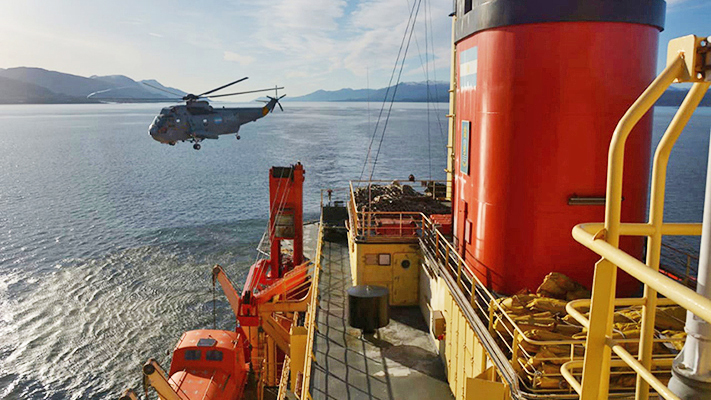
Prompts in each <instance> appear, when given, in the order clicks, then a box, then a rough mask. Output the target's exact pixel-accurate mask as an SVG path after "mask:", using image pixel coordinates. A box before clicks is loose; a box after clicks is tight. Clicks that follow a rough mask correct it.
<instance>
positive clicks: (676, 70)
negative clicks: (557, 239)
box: [561, 42, 711, 400]
mask: <svg viewBox="0 0 711 400" xmlns="http://www.w3.org/2000/svg"><path fill="white" fill-rule="evenodd" d="M696 45H697V46H698V42H697V44H696ZM672 50H673V49H672V46H671V45H670V51H672ZM682 50H683V49H682ZM692 51H696V48H694V49H693V50H692ZM685 58H688V59H690V60H691V59H695V58H696V55H695V54H686V55H685V54H684V52H683V51H679V52H678V54H673V53H672V55H671V56H670V58H669V62H668V65H667V67H666V68H665V69H664V71H663V72H662V73H661V74H660V75H659V76H658V77H657V78H656V79H655V80H654V82H652V84H651V85H650V86H649V88H648V89H647V90H646V91H645V92H644V93H643V94H642V95H641V96H640V98H639V99H638V100H637V101H636V102H635V103H634V104H633V105H632V107H631V108H630V109H629V110H628V111H627V113H626V114H625V115H624V117H623V118H622V119H621V120H620V122H619V124H618V125H617V128H616V129H615V132H614V134H613V137H612V141H611V144H610V151H609V156H608V172H607V191H606V193H607V197H606V203H605V204H606V206H605V207H606V208H605V222H604V224H602V223H597V224H581V225H578V226H576V227H575V228H573V237H574V238H575V240H577V241H578V242H580V243H582V244H583V245H585V246H586V247H588V248H589V249H591V250H593V251H594V252H596V253H597V254H599V255H600V256H602V259H601V260H600V261H599V262H598V263H597V264H596V266H595V277H594V281H593V297H592V302H591V303H590V307H591V308H590V315H589V317H586V316H585V315H583V314H582V313H580V312H576V309H575V308H576V304H575V303H572V304H568V306H567V310H568V312H569V313H570V314H571V315H572V316H573V317H574V318H575V319H576V320H577V321H578V322H579V323H581V324H582V325H583V326H587V327H589V329H588V335H587V340H586V345H585V357H584V359H583V361H582V362H581V361H571V362H568V363H566V364H565V365H563V367H561V373H562V374H563V376H564V377H565V379H566V380H567V382H568V383H569V384H570V385H571V387H572V388H573V389H574V390H575V391H576V392H577V393H578V394H580V396H581V399H583V400H590V399H603V398H606V397H607V395H608V393H609V380H610V379H609V378H610V371H611V368H612V367H618V366H626V367H628V368H631V369H633V370H634V372H635V373H636V375H637V378H636V387H635V396H636V398H637V399H638V400H646V399H648V397H649V387H650V386H651V387H652V388H654V390H655V391H656V392H657V393H658V394H659V395H660V396H661V397H663V398H665V399H678V397H677V396H676V395H675V394H674V393H672V392H671V391H670V390H669V388H668V387H667V386H666V385H665V384H664V383H663V382H661V381H660V380H659V379H658V378H657V377H656V376H654V374H652V372H651V369H652V368H654V366H655V362H654V361H653V359H652V354H653V348H654V334H655V332H654V324H655V315H656V311H657V305H659V304H660V303H661V301H662V300H661V299H658V294H661V295H663V296H665V297H666V298H667V299H668V300H664V301H670V302H673V303H676V304H678V305H680V306H682V307H683V308H685V309H686V310H688V311H690V312H692V313H693V314H695V315H696V316H697V317H699V318H701V319H703V320H705V321H707V322H711V299H708V298H705V297H703V296H701V295H699V294H697V293H696V292H694V291H693V290H691V289H689V288H688V287H686V286H684V285H683V284H681V283H679V282H676V281H675V280H673V279H671V278H669V277H667V276H665V275H664V274H662V273H660V272H659V264H660V257H661V246H662V237H663V236H665V235H689V236H691V235H700V234H701V224H680V223H665V222H664V218H663V217H664V192H665V185H666V168H667V163H668V160H669V156H670V153H671V150H672V148H673V146H674V144H675V142H676V140H677V139H678V137H679V135H680V134H681V132H682V129H683V128H684V126H685V125H686V123H687V122H688V121H689V118H690V117H691V114H692V113H693V112H694V110H695V109H696V107H697V106H698V104H699V102H700V101H701V98H702V97H703V96H704V94H705V93H706V91H707V89H708V87H709V82H703V81H699V80H697V79H696V72H695V71H693V70H692V71H689V70H688V68H689V66H688V65H687V63H686V62H685ZM691 67H692V68H693V67H694V66H693V65H692V66H691ZM674 81H695V83H694V84H693V86H692V88H691V90H690V91H689V93H688V95H687V96H686V98H685V99H684V101H683V103H682V104H681V107H680V108H679V110H678V111H677V113H676V115H675V116H674V118H673V119H672V121H671V123H670V125H669V127H668V128H667V131H666V132H665V133H664V136H663V137H662V139H661V141H660V143H659V145H658V147H657V149H656V152H655V155H654V161H653V168H652V183H651V198H650V207H649V222H647V223H622V222H621V219H620V214H621V201H622V171H623V164H624V153H625V142H626V140H627V137H628V136H629V134H630V132H631V131H632V129H633V128H634V126H635V125H636V124H637V122H639V120H640V119H641V118H642V117H643V116H644V115H645V114H646V113H647V112H648V111H649V109H650V108H651V107H652V106H653V105H654V103H655V102H656V101H657V100H658V99H659V97H660V96H661V95H662V94H663V93H664V91H665V90H666V89H667V88H668V87H669V86H670V85H671V83H672V82H674ZM620 236H646V237H648V243H647V257H646V263H643V262H641V261H639V260H637V259H636V258H634V257H632V256H631V255H629V254H627V253H625V252H623V251H622V250H620V249H619V238H620ZM617 268H621V269H622V270H624V271H625V272H627V273H628V274H630V275H632V276H633V277H635V278H636V279H638V280H639V281H641V282H642V283H643V284H644V296H643V297H642V298H640V299H615V283H616V273H617ZM620 302H627V303H630V302H634V303H635V304H638V305H639V306H641V307H642V308H641V313H642V324H641V332H640V343H639V347H638V352H637V354H636V355H633V354H631V353H630V351H628V349H626V348H625V347H624V346H623V345H622V344H621V343H620V341H619V340H617V339H615V338H614V337H613V332H612V318H613V317H612V313H611V312H610V311H611V310H612V309H613V308H614V307H615V304H619V303H620ZM612 353H614V354H615V355H616V356H617V357H619V360H613V359H612V357H611V356H612ZM665 362H666V361H665ZM581 367H582V382H579V381H578V380H577V378H576V377H575V376H574V375H573V374H572V373H571V371H572V370H573V369H580V368H581Z"/></svg>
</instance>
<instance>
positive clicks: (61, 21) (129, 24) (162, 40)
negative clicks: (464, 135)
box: [0, 0, 711, 96]
mask: <svg viewBox="0 0 711 400" xmlns="http://www.w3.org/2000/svg"><path fill="white" fill-rule="evenodd" d="M413 1H414V0H383V1H371V0H362V1H358V0H349V1H346V0H271V1H224V0H223V1H211V0H203V1H183V0H171V1H163V0H153V1H136V0H122V1H115V0H112V1H105V0H95V1H80V0H64V1H61V2H60V1H51V2H48V1H39V0H22V1H17V0H0V7H1V8H0V9H1V10H2V12H1V13H0V68H9V67H16V66H36V67H42V68H46V69H51V70H58V71H62V72H68V73H73V74H77V75H83V76H89V75H94V74H96V75H113V74H121V75H127V76H129V77H131V78H134V79H149V78H155V79H157V80H159V81H160V82H161V83H163V84H165V85H169V86H174V87H179V88H180V89H183V90H186V91H189V92H201V91H205V90H208V89H211V88H213V87H216V86H219V85H221V84H223V83H225V82H229V81H232V80H235V79H237V78H240V77H242V76H249V77H250V79H249V80H248V81H246V82H245V83H243V84H240V86H239V88H240V89H244V90H248V89H255V88H261V87H269V86H272V85H275V84H279V85H283V86H286V87H287V90H286V92H287V93H288V94H289V95H294V96H295V95H302V94H306V93H309V92H312V91H314V90H317V89H327V90H335V89H340V88H343V87H352V88H363V87H366V86H370V87H371V88H379V87H383V86H386V85H387V83H388V79H389V75H390V70H391V69H392V65H393V63H394V59H395V56H396V54H397V50H398V47H399V45H400V40H401V39H402V35H403V32H404V30H405V25H406V22H407V16H408V13H409V9H410V8H409V4H408V3H412V2H413ZM591 1H593V0H591ZM422 4H423V5H422V6H421V9H420V13H419V17H418V21H419V23H418V25H419V26H418V28H416V33H415V37H414V38H413V41H412V43H411V47H410V52H409V54H408V59H409V60H411V61H410V62H408V64H407V65H406V67H405V70H404V72H403V77H402V80H403V81H423V80H425V77H426V76H427V75H429V77H430V79H433V78H434V77H435V75H436V78H437V79H438V80H446V79H447V78H448V74H449V41H450V35H451V25H450V24H451V22H450V19H449V18H448V17H447V14H449V12H450V11H451V4H452V2H451V1H450V0H438V1H428V2H426V3H425V2H423V3H422ZM425 4H427V6H425ZM425 17H427V18H426V20H427V23H428V26H427V28H428V30H429V31H430V32H431V33H432V37H431V39H430V41H427V42H426V40H425V37H424V21H425ZM690 33H696V34H706V35H709V34H711V0H670V1H668V6H667V27H666V30H665V32H663V33H662V35H661V37H660V47H661V49H660V54H659V59H660V63H663V60H664V58H665V56H664V53H665V52H666V43H667V42H668V40H669V39H671V38H673V37H676V36H682V35H686V34H690ZM426 47H427V48H426ZM420 59H428V60H430V61H429V63H428V64H427V67H426V68H425V67H423V66H422V63H421V62H420ZM660 68H661V65H660Z"/></svg>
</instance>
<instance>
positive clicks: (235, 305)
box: [212, 265, 240, 317]
mask: <svg viewBox="0 0 711 400" xmlns="http://www.w3.org/2000/svg"><path fill="white" fill-rule="evenodd" d="M216 280H217V281H218V282H220V286H222V291H223V292H225V296H227V301H229V303H230V306H231V307H232V312H234V313H235V317H239V315H240V310H239V308H240V298H239V294H238V293H237V291H236V290H235V287H234V286H232V282H230V280H229V278H227V274H225V270H223V269H222V267H221V266H219V265H215V266H214V267H213V268H212V284H213V285H214V284H215V281H216Z"/></svg>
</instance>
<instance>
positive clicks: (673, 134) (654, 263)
mask: <svg viewBox="0 0 711 400" xmlns="http://www.w3.org/2000/svg"><path fill="white" fill-rule="evenodd" d="M708 87H709V83H695V84H694V85H693V86H692V87H691V90H690V91H689V93H688V94H687V95H686V98H684V101H683V102H682V103H681V107H679V110H678V111H677V112H676V115H674V118H673V119H672V121H671V123H670V124H669V127H668V128H667V130H666V132H664V136H662V140H661V141H660V142H659V145H658V146H657V150H656V152H655V153H654V163H653V166H652V187H651V199H650V206H649V224H650V225H652V226H653V227H654V233H653V234H652V235H651V236H649V241H648V242H647V266H649V268H651V269H653V270H654V271H659V258H660V256H661V248H662V224H663V222H664V193H665V190H666V179H667V165H668V163H669V155H670V154H671V151H672V148H674V144H675V143H676V141H677V139H679V136H680V135H681V132H682V130H683V129H684V127H685V126H686V124H687V123H688V122H689V119H690V118H691V115H692V114H693V113H694V110H696V107H698V105H699V103H700V102H701V99H702V98H703V97H704V94H706V90H707V89H708ZM644 297H645V298H646V299H647V304H645V305H644V306H643V307H642V326H641V336H640V342H639V361H640V363H641V364H642V365H643V366H644V367H645V368H647V369H649V368H650V366H651V365H652V350H653V347H654V342H653V340H654V317H655V315H656V309H657V292H656V290H654V289H652V288H650V287H649V286H648V285H646V284H645V285H644ZM648 398H649V384H648V383H647V381H645V380H644V379H642V378H641V376H639V375H638V376H637V391H636V399H637V400H647V399H648Z"/></svg>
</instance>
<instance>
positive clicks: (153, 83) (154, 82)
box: [141, 79, 187, 97]
mask: <svg viewBox="0 0 711 400" xmlns="http://www.w3.org/2000/svg"><path fill="white" fill-rule="evenodd" d="M141 83H146V84H148V85H151V86H155V88H152V87H150V86H147V85H143V87H144V89H146V90H148V91H149V92H151V93H154V94H162V95H164V96H165V95H166V94H167V93H165V92H163V91H160V90H158V89H156V88H161V89H163V90H165V91H168V92H173V93H175V94H176V95H180V97H183V96H185V95H187V93H186V92H183V91H182V90H180V89H176V88H174V87H170V86H163V85H162V84H161V83H160V82H158V81H157V80H155V79H144V80H142V81H141ZM168 96H170V95H168Z"/></svg>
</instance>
